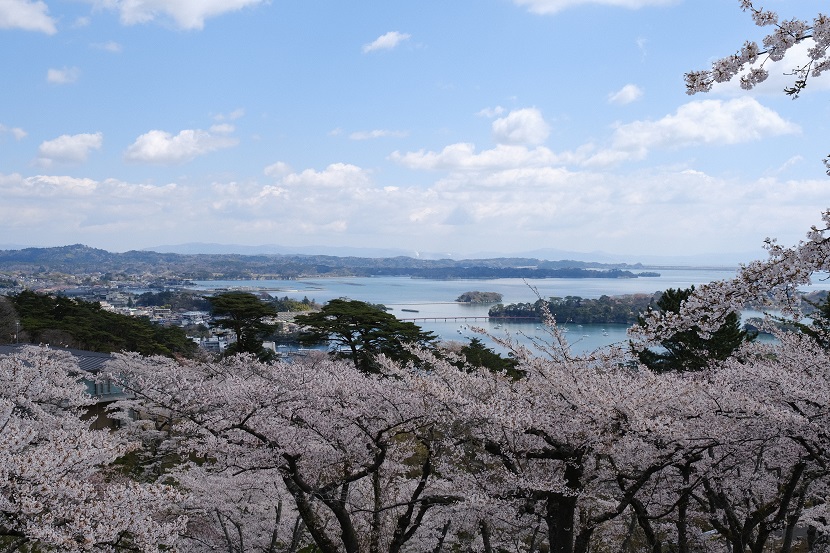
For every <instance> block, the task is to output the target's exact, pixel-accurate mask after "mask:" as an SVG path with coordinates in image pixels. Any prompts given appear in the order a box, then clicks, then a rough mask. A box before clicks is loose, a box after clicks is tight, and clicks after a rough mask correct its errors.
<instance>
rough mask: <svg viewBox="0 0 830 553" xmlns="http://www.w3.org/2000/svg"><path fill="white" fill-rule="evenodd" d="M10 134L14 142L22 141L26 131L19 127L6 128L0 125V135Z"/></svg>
mask: <svg viewBox="0 0 830 553" xmlns="http://www.w3.org/2000/svg"><path fill="white" fill-rule="evenodd" d="M6 133H9V134H11V135H12V136H13V137H14V139H15V140H23V139H24V138H26V134H27V133H26V131H24V130H23V129H21V128H20V127H7V126H6V125H4V124H2V123H0V134H6Z"/></svg>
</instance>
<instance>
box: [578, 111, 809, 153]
mask: <svg viewBox="0 0 830 553" xmlns="http://www.w3.org/2000/svg"><path fill="white" fill-rule="evenodd" d="M797 132H799V127H798V125H795V124H794V123H791V122H789V121H786V120H785V119H783V118H782V117H781V116H780V115H778V113H776V112H775V111H773V110H771V109H769V108H767V107H764V106H763V105H761V104H760V103H758V101H757V100H755V99H754V98H751V97H743V98H736V99H733V100H729V101H722V100H704V101H695V102H689V103H687V104H684V105H682V106H680V108H678V110H677V112H676V113H674V114H673V115H667V116H665V117H663V118H662V119H659V120H657V121H634V122H633V123H626V124H623V125H619V126H618V127H617V128H616V130H615V131H614V136H613V139H612V146H611V148H610V149H608V150H605V151H601V152H599V153H597V154H596V156H595V157H593V158H592V159H591V160H589V162H590V163H598V164H606V163H614V162H618V161H624V160H632V159H643V158H645V157H646V156H647V155H648V152H649V151H650V150H652V149H654V148H663V149H670V148H680V147H688V146H698V145H703V144H716V145H717V144H739V143H743V142H751V141H755V140H760V139H761V138H763V137H767V136H777V135H782V134H792V133H797Z"/></svg>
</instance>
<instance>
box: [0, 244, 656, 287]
mask: <svg viewBox="0 0 830 553" xmlns="http://www.w3.org/2000/svg"><path fill="white" fill-rule="evenodd" d="M642 269H643V267H642V265H640V264H634V265H629V264H603V263H589V262H583V261H571V260H563V261H546V260H540V259H530V258H496V259H465V260H453V259H439V260H425V259H416V258H412V257H404V256H400V257H384V258H366V257H336V256H330V255H296V254H292V255H274V254H269V255H237V254H191V255H185V254H173V253H156V252H148V251H129V252H124V253H112V252H108V251H106V250H100V249H95V248H91V247H88V246H83V245H80V244H76V245H73V246H63V247H57V248H25V249H21V250H0V271H5V272H15V271H18V272H25V273H29V274H37V273H49V272H58V273H66V274H75V275H79V274H102V273H111V274H113V275H144V274H154V275H156V276H173V275H175V276H177V277H179V278H185V279H195V280H210V279H250V278H282V279H291V278H300V277H315V276H411V277H416V278H433V279H446V278H517V277H521V278H599V277H602V278H635V277H638V276H658V275H657V274H656V273H644V272H642Z"/></svg>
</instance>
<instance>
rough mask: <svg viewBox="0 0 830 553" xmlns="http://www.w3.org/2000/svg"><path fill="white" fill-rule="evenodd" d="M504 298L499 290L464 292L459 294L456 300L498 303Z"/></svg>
mask: <svg viewBox="0 0 830 553" xmlns="http://www.w3.org/2000/svg"><path fill="white" fill-rule="evenodd" d="M501 299H502V295H501V294H499V293H498V292H479V291H477V290H476V291H475V292H464V293H463V294H461V295H460V296H458V297H457V298H456V299H455V301H458V302H464V303H498V302H500V301H501Z"/></svg>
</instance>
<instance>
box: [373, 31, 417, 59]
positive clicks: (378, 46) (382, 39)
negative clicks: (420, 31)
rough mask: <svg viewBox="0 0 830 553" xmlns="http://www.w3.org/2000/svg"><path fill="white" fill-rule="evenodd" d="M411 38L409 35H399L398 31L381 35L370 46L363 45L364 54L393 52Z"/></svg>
mask: <svg viewBox="0 0 830 553" xmlns="http://www.w3.org/2000/svg"><path fill="white" fill-rule="evenodd" d="M410 38H411V36H410V35H408V34H407V33H399V32H398V31H389V32H388V33H386V34H383V35H380V36H379V37H378V38H376V39H375V40H374V41H372V42H370V43H369V44H364V45H363V53H364V54H365V53H368V52H374V51H375V50H391V49H393V48H395V47H396V46H397V45H398V44H400V43H401V42H403V41H405V40H409V39H410Z"/></svg>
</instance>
